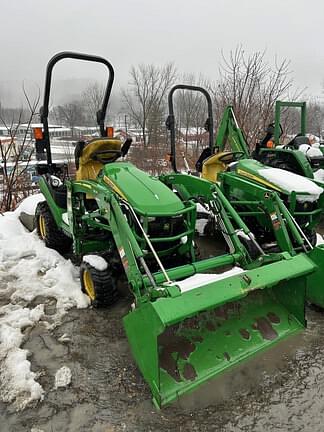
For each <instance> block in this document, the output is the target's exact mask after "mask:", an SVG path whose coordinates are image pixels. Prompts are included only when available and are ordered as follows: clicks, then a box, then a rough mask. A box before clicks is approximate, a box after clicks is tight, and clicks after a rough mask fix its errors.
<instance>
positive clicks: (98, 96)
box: [82, 82, 105, 125]
mask: <svg viewBox="0 0 324 432" xmlns="http://www.w3.org/2000/svg"><path fill="white" fill-rule="evenodd" d="M104 94H105V88H104V86H103V85H102V84H100V83H99V82H95V83H93V84H89V85H88V87H87V88H86V89H85V90H84V92H83V93H82V100H83V101H84V107H85V115H86V119H87V122H88V124H93V125H97V122H96V116H97V112H98V110H99V109H100V108H101V105H102V101H103V98H104Z"/></svg>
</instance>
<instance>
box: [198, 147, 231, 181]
mask: <svg viewBox="0 0 324 432" xmlns="http://www.w3.org/2000/svg"><path fill="white" fill-rule="evenodd" d="M227 154H230V152H220V153H216V154H214V155H212V156H210V157H209V158H207V159H205V160H204V162H203V166H202V176H201V177H202V178H203V179H205V180H209V181H211V182H215V181H217V177H218V174H220V173H222V172H224V171H226V170H227V167H228V165H227V164H226V163H224V162H221V161H220V160H219V158H220V157H222V156H225V155H227Z"/></svg>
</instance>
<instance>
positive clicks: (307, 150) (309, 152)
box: [298, 144, 323, 158]
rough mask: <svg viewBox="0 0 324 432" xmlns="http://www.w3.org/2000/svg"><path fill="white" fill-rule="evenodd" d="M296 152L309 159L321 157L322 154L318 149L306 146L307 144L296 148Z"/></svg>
mask: <svg viewBox="0 0 324 432" xmlns="http://www.w3.org/2000/svg"><path fill="white" fill-rule="evenodd" d="M298 150H299V151H301V152H303V153H304V154H305V155H306V156H309V157H310V158H313V157H322V156H323V153H322V152H321V150H320V149H319V148H316V147H314V146H311V145H308V144H302V145H300V146H299V147H298Z"/></svg>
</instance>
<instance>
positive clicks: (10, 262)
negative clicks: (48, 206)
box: [0, 196, 88, 409]
mask: <svg viewBox="0 0 324 432" xmlns="http://www.w3.org/2000/svg"><path fill="white" fill-rule="evenodd" d="M35 197H36V196H32V197H30V198H27V199H26V200H25V201H24V202H23V203H22V204H21V205H20V206H19V207H18V209H17V210H15V211H14V212H7V213H5V214H4V215H0V299H1V300H2V303H1V304H4V303H7V304H5V305H4V306H0V390H1V391H0V398H1V399H2V400H3V401H5V402H14V404H15V407H16V408H17V409H22V408H24V407H25V406H26V405H27V404H28V403H29V402H30V401H32V400H39V399H41V398H42V396H43V390H42V387H41V386H40V385H39V384H38V383H37V382H36V381H35V379H36V378H37V376H36V374H35V373H34V372H32V371H31V369H30V362H29V361H28V360H27V355H28V351H27V350H23V349H21V348H20V346H21V344H22V342H23V338H24V335H23V330H24V329H25V328H26V327H27V326H33V325H36V324H37V322H38V321H39V320H40V319H42V321H43V322H44V324H45V325H47V326H48V327H50V326H52V327H54V326H55V325H57V324H58V323H59V322H60V320H61V318H62V316H63V315H64V314H65V313H66V311H67V310H68V309H70V308H71V307H78V308H84V307H87V305H88V299H87V297H86V296H85V295H84V294H83V293H82V292H81V290H80V283H79V279H78V270H77V269H76V268H75V267H74V266H73V264H72V263H71V262H70V261H67V260H65V259H64V258H63V257H62V256H61V255H59V254H58V253H57V252H56V251H54V250H52V249H48V248H46V247H45V245H44V244H43V242H42V241H41V240H39V239H38V237H37V234H36V233H35V232H33V233H30V232H28V231H27V230H26V229H25V228H24V227H23V226H22V224H21V223H20V222H19V219H18V217H19V214H20V212H22V211H26V210H27V211H32V209H34V208H35V207H36V205H37V202H38V201H37V199H39V198H40V197H38V198H35ZM26 201H27V202H26ZM28 201H29V202H28ZM37 296H42V297H51V298H55V299H56V302H57V303H56V313H55V314H54V315H51V317H50V318H49V320H51V324H50V323H49V322H47V321H46V315H44V305H38V306H37V307H36V308H33V309H29V308H28V307H27V306H26V305H28V304H29V303H30V302H31V301H32V300H33V299H34V298H35V297H37Z"/></svg>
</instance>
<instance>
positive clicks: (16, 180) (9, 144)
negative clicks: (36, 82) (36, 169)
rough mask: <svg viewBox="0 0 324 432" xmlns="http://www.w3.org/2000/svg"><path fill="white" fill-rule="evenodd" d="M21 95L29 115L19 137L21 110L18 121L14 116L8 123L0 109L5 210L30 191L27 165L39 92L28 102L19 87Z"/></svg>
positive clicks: (0, 204)
mask: <svg viewBox="0 0 324 432" xmlns="http://www.w3.org/2000/svg"><path fill="white" fill-rule="evenodd" d="M23 92H24V96H25V99H26V102H27V106H28V111H29V118H28V120H27V124H26V125H25V128H24V133H23V135H22V136H18V131H19V130H20V127H21V124H22V118H23V114H24V110H23V109H21V112H20V116H19V118H18V121H17V122H16V123H15V122H14V119H12V121H11V122H10V123H8V122H7V121H6V119H5V117H4V116H3V114H2V112H0V120H1V122H2V123H3V124H4V126H5V127H6V129H7V135H8V136H7V140H6V142H5V143H1V142H0V156H1V160H2V163H1V176H2V185H3V190H2V192H1V191H0V211H8V210H12V209H13V208H15V206H16V205H17V203H18V202H19V201H20V200H21V199H22V198H24V197H25V196H27V195H29V193H30V191H31V189H32V188H31V182H30V178H29V177H28V167H29V163H30V160H31V157H32V154H33V152H34V147H33V146H32V138H31V134H30V132H31V124H32V122H33V120H34V118H35V116H36V110H37V107H38V104H39V98H40V93H39V92H38V95H37V96H36V98H35V99H34V100H33V101H31V100H30V98H29V96H28V95H27V93H26V91H25V88H23Z"/></svg>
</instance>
